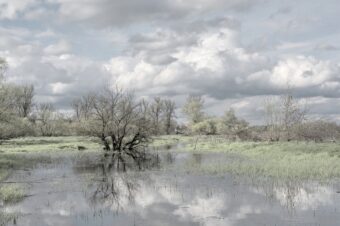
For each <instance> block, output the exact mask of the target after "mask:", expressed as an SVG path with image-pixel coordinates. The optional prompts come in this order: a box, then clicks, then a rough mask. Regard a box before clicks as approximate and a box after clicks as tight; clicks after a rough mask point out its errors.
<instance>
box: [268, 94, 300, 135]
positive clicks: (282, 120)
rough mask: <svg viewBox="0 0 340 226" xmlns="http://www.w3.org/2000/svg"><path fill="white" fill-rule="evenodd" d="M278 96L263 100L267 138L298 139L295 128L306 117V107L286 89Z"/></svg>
mask: <svg viewBox="0 0 340 226" xmlns="http://www.w3.org/2000/svg"><path fill="white" fill-rule="evenodd" d="M287 90H288V91H287V93H286V94H285V95H282V96H281V97H280V98H268V99H267V100H266V102H265V116H266V126H267V132H268V138H269V140H271V141H278V140H280V139H281V140H286V141H290V140H292V139H298V137H297V134H296V133H295V132H296V128H297V127H299V126H301V124H302V123H303V121H304V120H305V118H306V114H307V108H306V106H303V105H302V104H301V103H300V102H299V101H298V100H297V99H295V98H294V97H293V95H292V94H291V90H290V89H287Z"/></svg>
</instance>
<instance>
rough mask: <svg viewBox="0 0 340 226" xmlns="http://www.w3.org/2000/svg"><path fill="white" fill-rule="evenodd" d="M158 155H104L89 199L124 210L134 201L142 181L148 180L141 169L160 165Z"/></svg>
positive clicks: (103, 205) (98, 203)
mask: <svg viewBox="0 0 340 226" xmlns="http://www.w3.org/2000/svg"><path fill="white" fill-rule="evenodd" d="M159 162H160V159H159V157H158V155H145V156H143V158H141V159H133V161H131V158H126V156H123V155H119V156H117V155H115V154H114V153H113V154H112V156H108V155H107V154H106V156H104V158H103V162H102V164H100V166H99V167H100V172H99V175H97V178H100V179H99V180H98V181H96V182H95V183H94V190H93V191H92V192H91V194H90V197H89V200H90V202H91V204H92V205H93V206H101V207H110V208H111V210H115V211H117V212H118V211H121V210H124V207H126V206H127V205H129V204H132V203H134V201H135V194H136V193H137V192H138V190H139V189H140V183H141V181H145V180H148V179H150V178H148V177H147V174H141V173H140V171H141V170H146V169H150V168H155V167H157V168H158V167H159Z"/></svg>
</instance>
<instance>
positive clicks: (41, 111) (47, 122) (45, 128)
mask: <svg viewBox="0 0 340 226" xmlns="http://www.w3.org/2000/svg"><path fill="white" fill-rule="evenodd" d="M35 117H36V120H37V122H36V124H37V126H38V128H39V131H40V134H41V135H42V136H53V135H54V134H55V119H56V111H55V108H54V106H53V105H52V104H50V103H41V104H39V105H38V106H37V108H36V112H35Z"/></svg>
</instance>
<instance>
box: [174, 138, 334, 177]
mask: <svg viewBox="0 0 340 226" xmlns="http://www.w3.org/2000/svg"><path fill="white" fill-rule="evenodd" d="M178 139H179V140H181V139H183V140H184V141H185V142H186V145H184V146H183V148H182V149H181V150H179V151H186V152H195V153H211V152H215V153H225V154H227V155H232V156H234V157H235V156H239V158H233V160H232V161H228V162H221V161H217V162H215V163H213V164H208V163H207V164H204V165H201V166H200V167H199V169H197V166H190V167H191V168H192V169H193V170H203V171H206V172H212V173H226V172H230V173H233V174H237V175H248V176H251V177H258V176H264V177H273V178H286V179H319V180H320V179H330V178H340V144H339V143H314V142H310V143H306V142H276V143H274V142H272V143H270V142H231V141H228V140H226V139H223V138H221V137H213V136H210V137H209V136H204V137H189V138H188V137H184V138H178Z"/></svg>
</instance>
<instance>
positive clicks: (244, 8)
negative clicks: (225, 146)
mask: <svg viewBox="0 0 340 226" xmlns="http://www.w3.org/2000/svg"><path fill="white" fill-rule="evenodd" d="M317 3H318V2H317V1H316V0H312V1H305V0H304V1H302V2H299V3H296V2H293V1H287V2H285V3H284V4H281V2H280V1H266V0H256V1H252V0H222V1H221V0H212V1H206V0H186V1H170V0H162V1H160V0H139V1H135V0H127V1H118V0H114V1H111V0H88V1H86V3H84V1H83V0H44V1H41V0H20V1H19V0H13V1H5V0H0V24H1V25H4V26H1V27H0V57H5V58H6V59H7V61H8V62H9V65H10V71H9V73H8V74H7V79H8V80H9V81H11V82H15V83H33V84H35V85H36V89H37V100H38V101H52V102H54V103H55V104H56V105H57V106H59V107H61V108H63V109H67V108H68V107H69V103H70V101H71V100H72V98H73V97H75V96H77V95H80V94H82V93H85V92H87V91H89V90H91V89H92V90H95V89H99V88H100V87H101V86H104V85H105V84H106V83H109V84H111V85H114V84H116V83H119V84H120V85H122V86H124V87H125V88H129V89H133V90H135V91H136V92H137V93H138V95H139V96H144V97H152V96H156V95H163V96H167V97H171V98H173V99H175V100H177V101H178V102H179V103H180V104H181V103H183V101H184V99H185V96H186V95H188V94H189V93H192V94H200V95H204V96H205V97H206V98H207V107H208V108H209V111H211V113H221V112H223V110H224V109H225V108H227V107H228V106H232V107H234V108H235V109H236V110H237V112H238V113H239V114H240V115H241V116H242V117H244V118H247V119H249V120H252V121H254V122H259V121H261V115H262V114H263V112H262V111H261V108H260V107H259V105H261V103H262V99H263V97H264V96H267V95H280V94H282V93H283V92H284V91H285V90H286V86H287V84H289V85H290V86H291V87H292V88H293V90H294V94H295V96H296V97H298V98H310V99H312V100H314V102H313V103H312V104H311V105H313V106H318V107H320V108H322V109H323V110H321V109H320V110H316V111H313V114H314V115H324V116H330V117H331V118H333V119H339V115H340V110H337V109H338V108H335V107H334V106H337V105H335V100H338V98H340V62H339V60H340V59H339V57H337V56H336V55H337V54H336V53H337V51H338V49H339V48H338V46H340V43H339V42H338V41H337V40H338V37H339V36H340V33H339V32H340V31H339V29H338V28H337V24H336V22H334V21H336V19H339V17H338V16H336V15H337V14H335V11H336V9H337V6H336V3H337V1H334V0H331V1H329V2H328V3H325V4H324V5H323V6H322V7H319V15H315V14H314V13H311V12H312V10H311V9H315V8H316V7H317V6H318V4H317ZM302 9H303V10H302ZM298 12H300V13H298ZM268 18H269V19H268ZM326 25H329V28H327V29H326V27H327V26H326ZM301 28H303V29H301ZM102 51H103V52H105V54H104V53H101V52H102ZM316 99H318V100H321V99H322V100H323V101H324V102H322V105H321V104H320V103H319V102H317V101H315V100H316ZM326 109H328V110H326Z"/></svg>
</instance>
